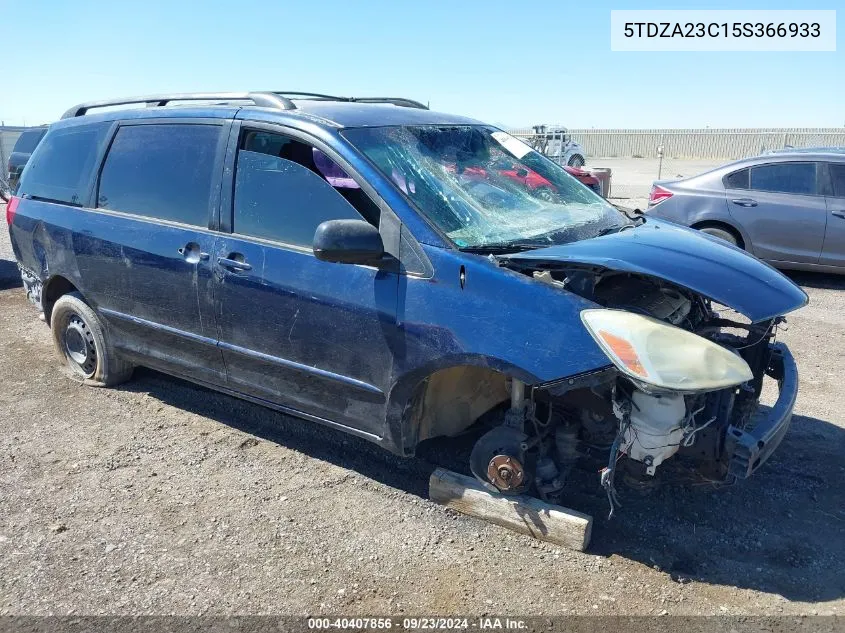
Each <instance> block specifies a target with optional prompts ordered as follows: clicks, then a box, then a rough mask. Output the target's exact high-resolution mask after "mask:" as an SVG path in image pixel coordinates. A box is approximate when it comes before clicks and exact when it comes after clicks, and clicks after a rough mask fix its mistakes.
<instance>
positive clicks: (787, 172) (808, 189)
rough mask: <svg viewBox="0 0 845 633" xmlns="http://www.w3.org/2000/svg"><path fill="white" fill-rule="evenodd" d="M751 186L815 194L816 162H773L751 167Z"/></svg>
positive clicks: (785, 191) (767, 189)
mask: <svg viewBox="0 0 845 633" xmlns="http://www.w3.org/2000/svg"><path fill="white" fill-rule="evenodd" d="M751 188H752V189H754V190H756V191H773V192H776V193H798V194H805V195H815V194H816V193H817V192H818V189H817V186H816V164H815V163H773V164H771V165H760V166H759V167H754V168H752V169H751Z"/></svg>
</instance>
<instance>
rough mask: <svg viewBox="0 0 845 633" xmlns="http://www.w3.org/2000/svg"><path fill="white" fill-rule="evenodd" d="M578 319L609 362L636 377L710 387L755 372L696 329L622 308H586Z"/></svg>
mask: <svg viewBox="0 0 845 633" xmlns="http://www.w3.org/2000/svg"><path fill="white" fill-rule="evenodd" d="M581 320H582V321H583V322H584V325H585V326H586V327H587V330H588V331H589V332H590V334H591V335H592V336H593V338H594V339H595V340H596V343H598V344H599V346H600V347H601V348H602V350H604V353H605V354H607V356H608V358H610V360H611V361H613V364H614V365H616V367H617V368H618V369H619V370H620V371H622V372H623V373H625V374H627V375H628V376H630V377H631V378H633V379H634V380H637V381H641V382H644V383H648V384H650V385H654V386H656V387H661V388H663V389H671V390H674V391H688V392H689V391H714V390H716V389H723V388H725V387H730V386H733V385H738V384H740V383H743V382H746V381H747V380H751V378H753V374H752V373H751V368H749V367H748V363H746V362H745V361H744V360H743V359H742V358H740V357H739V356H737V355H736V354H734V353H733V352H731V351H729V350H727V349H725V348H724V347H721V346H719V345H717V344H716V343H713V342H712V341H708V340H707V339H705V338H702V337H701V336H698V335H697V334H693V333H692V332H687V331H686V330H682V329H681V328H678V327H674V326H672V325H667V324H666V323H664V322H663V321H659V320H657V319H653V318H651V317H647V316H643V315H640V314H634V313H632V312H624V311H622V310H602V309H596V310H584V311H582V312H581Z"/></svg>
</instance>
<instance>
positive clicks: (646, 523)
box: [123, 370, 845, 602]
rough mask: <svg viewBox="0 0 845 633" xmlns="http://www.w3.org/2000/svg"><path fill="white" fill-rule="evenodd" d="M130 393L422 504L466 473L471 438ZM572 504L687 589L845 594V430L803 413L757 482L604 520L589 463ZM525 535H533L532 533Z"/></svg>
mask: <svg viewBox="0 0 845 633" xmlns="http://www.w3.org/2000/svg"><path fill="white" fill-rule="evenodd" d="M123 389H125V390H127V391H134V392H139V393H148V394H150V395H151V396H153V397H155V398H158V399H159V400H161V401H163V402H166V403H168V404H171V405H173V406H175V407H178V408H182V409H186V410H189V411H192V412H194V413H197V414H200V415H203V416H206V417H209V418H211V419H214V420H217V421H219V422H222V423H224V424H227V425H229V426H232V427H235V428H238V429H240V430H242V431H245V432H247V433H251V434H254V435H256V436H258V437H261V438H263V439H266V440H269V441H271V442H276V443H279V444H281V445H284V446H286V447H288V448H291V449H294V450H297V451H300V452H302V453H305V454H308V455H310V456H312V457H315V458H318V459H322V460H325V461H328V462H331V463H333V464H336V465H338V466H341V467H343V468H347V469H351V470H354V471H357V472H358V473H360V474H361V475H364V476H366V477H370V478H372V479H374V480H377V481H379V482H381V483H383V484H385V485H388V486H391V487H393V488H396V489H400V490H403V491H406V492H409V493H411V494H414V495H417V496H419V497H422V498H427V497H428V478H429V475H430V474H431V472H432V471H433V470H434V468H435V467H436V466H438V465H439V466H444V467H446V468H450V469H453V470H457V471H459V472H464V473H466V472H467V468H466V463H467V456H468V454H469V450H470V448H471V446H472V444H473V442H474V437H473V436H471V435H466V436H463V437H459V438H453V439H451V440H433V441H430V442H427V443H424V445H422V446H421V447H420V450H419V451H418V455H417V457H416V458H413V459H402V458H400V457H396V456H394V455H392V454H390V453H387V452H386V451H384V450H382V449H381V448H379V447H378V446H376V445H374V444H371V443H370V442H367V441H365V440H362V439H359V438H356V437H353V436H350V435H347V434H344V433H341V432H339V431H335V430H333V429H330V428H327V427H323V426H320V425H318V424H315V423H312V422H308V421H304V420H299V419H296V418H293V417H290V416H287V415H284V414H281V413H278V412H275V411H272V410H269V409H265V408H263V407H260V406H258V405H253V404H251V403H248V402H245V401H241V400H237V399H235V398H231V397H229V396H225V395H223V394H219V393H216V392H213V391H210V390H206V389H203V388H200V387H195V386H193V385H191V384H189V383H185V382H182V381H179V380H175V379H171V378H169V377H166V376H164V375H161V374H158V373H156V372H153V371H148V370H138V372H136V377H135V379H134V380H133V381H132V382H130V383H128V384H127V385H125V386H124V387H123ZM573 490H574V491H576V492H573V493H572V494H570V495H568V497H567V498H566V500H565V501H564V504H565V505H567V506H570V507H573V508H575V509H578V510H581V511H584V512H589V513H592V514H593V516H594V519H595V527H594V531H593V539H592V545H591V547H590V553H593V554H597V555H602V556H612V555H618V556H622V557H626V558H628V559H631V560H635V561H638V562H640V563H642V564H644V565H647V566H649V567H653V568H655V569H658V570H660V571H661V572H663V573H666V574H668V575H670V577H671V578H672V579H673V580H675V581H676V582H679V583H685V582H689V581H690V580H697V581H700V582H707V583H712V584H721V585H727V586H737V587H741V588H750V589H755V590H758V591H764V592H768V593H776V594H781V595H783V596H784V597H785V598H787V599H789V600H796V601H807V602H816V601H819V602H822V601H828V600H832V599H835V598H840V597H842V596H843V595H845V575H843V574H842V571H841V570H842V569H845V429H842V428H840V427H838V426H836V425H834V424H831V423H828V422H825V421H822V420H818V419H814V418H808V417H803V416H796V417H795V419H794V421H793V427H792V429H791V430H790V432H789V434H788V435H787V437H786V439H785V440H784V442H783V444H782V445H781V446H780V448H779V450H778V451H776V453H775V454H774V456H773V457H772V458H771V459H770V460H769V461H768V462H767V463H766V464H765V465H764V466H763V467H762V468H761V469H760V470H759V471H758V472H757V473H756V474H755V475H754V476H753V477H752V478H750V479H749V480H746V481H742V482H740V483H738V484H736V485H734V486H731V487H727V488H722V489H718V490H716V489H714V488H713V486H711V485H709V484H708V485H706V486H689V485H687V486H682V485H665V486H663V487H661V488H659V489H658V490H657V491H655V492H654V493H652V494H651V495H649V496H647V497H641V496H639V495H637V494H633V493H631V492H627V493H626V492H625V491H624V489H623V492H622V499H623V507H622V508H620V509H619V510H618V511H617V514H616V516H614V518H613V519H612V520H608V519H607V510H608V506H607V499H606V497H605V495H604V493H603V492H602V491H601V489H600V488H599V486H598V475H597V473H596V471H595V470H594V467H593V466H592V465H587V464H585V465H584V466H583V467H582V468H580V469H579V470H578V471H577V472H576V473H575V475H574V477H573ZM526 538H527V537H526Z"/></svg>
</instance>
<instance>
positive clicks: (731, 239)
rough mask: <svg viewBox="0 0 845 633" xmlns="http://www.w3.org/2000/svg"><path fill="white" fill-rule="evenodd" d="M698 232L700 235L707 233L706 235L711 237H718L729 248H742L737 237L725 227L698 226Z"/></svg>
mask: <svg viewBox="0 0 845 633" xmlns="http://www.w3.org/2000/svg"><path fill="white" fill-rule="evenodd" d="M698 230H699V231H701V232H702V233H707V235H712V236H713V237H718V238H719V239H720V240H725V241H726V242H727V243H728V244H730V245H731V246H736V247H737V248H742V243H741V242H740V240H739V238H738V237H737V235H736V233H734V232H733V231H731V230H730V229H729V228H727V227H723V226H716V225H710V226H700V227H698Z"/></svg>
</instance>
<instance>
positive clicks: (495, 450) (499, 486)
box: [469, 426, 531, 495]
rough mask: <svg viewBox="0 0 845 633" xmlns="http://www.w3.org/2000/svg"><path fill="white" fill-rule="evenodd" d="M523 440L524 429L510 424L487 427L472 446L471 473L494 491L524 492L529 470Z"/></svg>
mask: <svg viewBox="0 0 845 633" xmlns="http://www.w3.org/2000/svg"><path fill="white" fill-rule="evenodd" d="M527 441H528V436H527V435H525V433H523V432H522V431H520V430H518V429H515V428H512V427H507V426H497V427H496V428H494V429H493V430H491V431H488V432H487V433H485V434H484V435H482V436H481V437H480V438H479V439H478V441H477V442H476V443H475V446H473V447H472V453H471V455H470V458H469V466H470V470H471V471H472V474H473V475H475V478H476V479H478V480H479V481H480V482H482V483H483V484H484V485H485V486H486V487H487V488H489V489H490V490H492V491H494V492H501V493H502V494H512V495H513V494H520V493H522V492H525V491H526V490H527V489H528V487H529V486H530V485H531V475H530V472H529V471H527V470H526V468H525V448H524V447H525V445H526V442H527Z"/></svg>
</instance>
